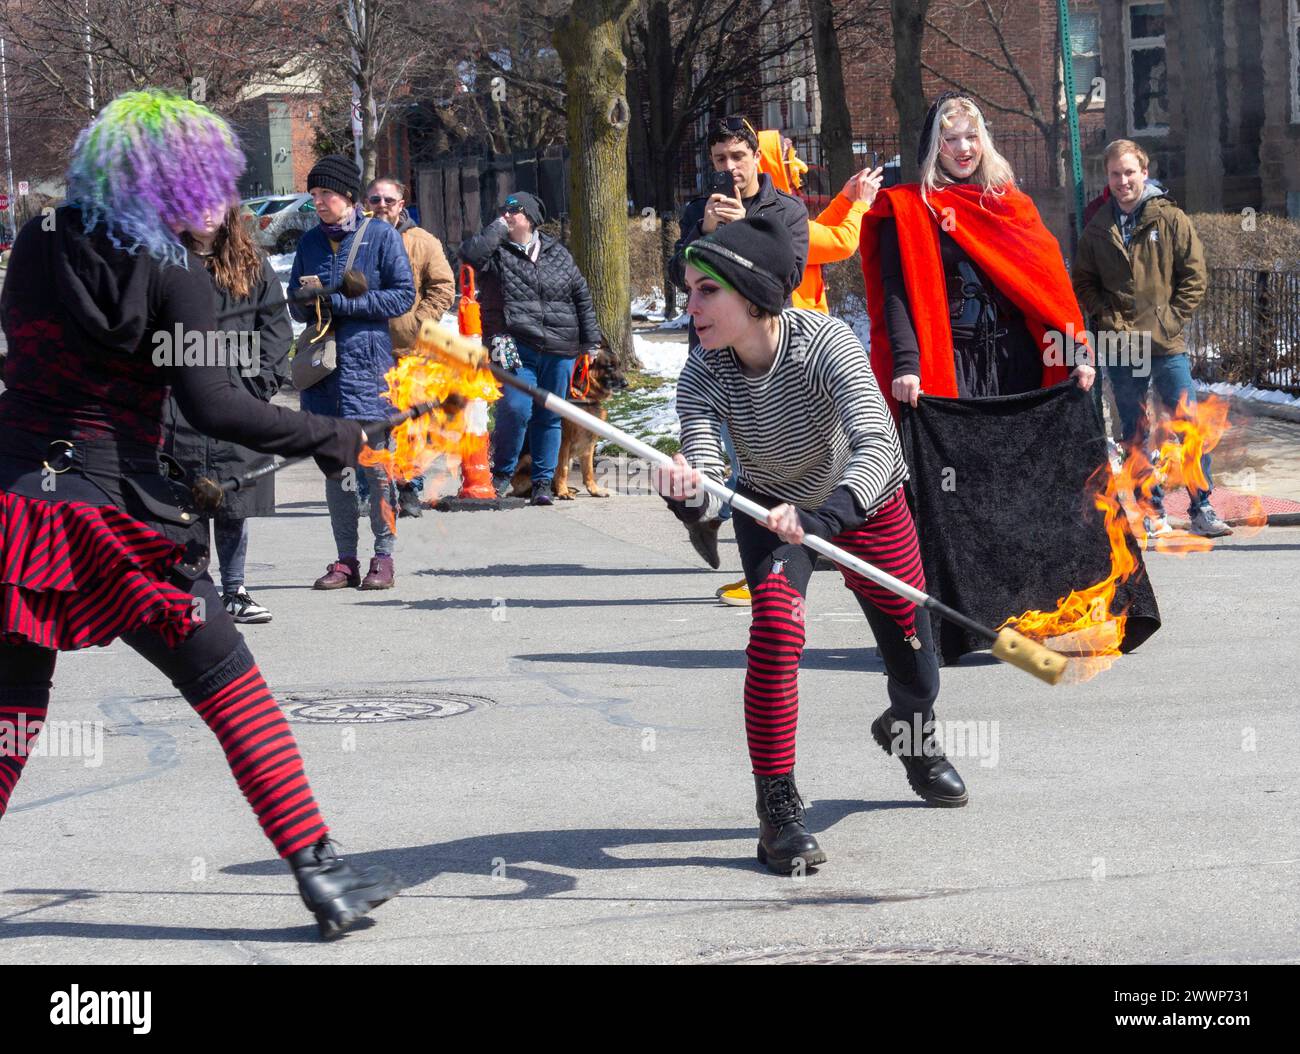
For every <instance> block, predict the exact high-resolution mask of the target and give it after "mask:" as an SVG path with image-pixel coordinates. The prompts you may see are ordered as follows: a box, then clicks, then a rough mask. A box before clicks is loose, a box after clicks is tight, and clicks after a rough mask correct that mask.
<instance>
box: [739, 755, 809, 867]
mask: <svg viewBox="0 0 1300 1054" xmlns="http://www.w3.org/2000/svg"><path fill="white" fill-rule="evenodd" d="M754 789H755V791H757V793H758V802H757V804H756V806H755V808H756V809H757V811H758V859H759V860H760V861H762V862H763V863H764V864H766V865H767V866H768V869H769V870H771V871H775V872H776V873H777V874H778V875H788V874H790V872H791V871H793V870H795V868H796V867H798V866H800V862H802V866H803V867H814V866H815V865H817V864H824V863H826V854H825V853H824V852H822V848H821V846H819V845H818V844H817V839H816V838H814V837H813V836H812V835H811V834H809V833H808V828H806V827H805V826H804V825H803V801H802V800H801V799H800V797H799V788H797V787H796V786H795V785H794V773H793V772H791V773H788V774H786V775H783V776H755V777H754Z"/></svg>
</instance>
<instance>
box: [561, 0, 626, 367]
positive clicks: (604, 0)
mask: <svg viewBox="0 0 1300 1054" xmlns="http://www.w3.org/2000/svg"><path fill="white" fill-rule="evenodd" d="M634 4H635V0H574V4H573V6H572V7H571V8H570V9H569V11H568V12H567V13H566V14H565V16H564V17H563V19H561V21H560V23H559V25H558V26H557V27H556V29H555V32H554V34H553V35H552V40H553V41H554V43H555V48H556V51H558V52H559V55H560V61H561V62H562V63H563V64H564V81H565V88H566V91H567V101H568V116H569V156H570V165H569V191H570V200H571V210H570V211H571V231H572V251H573V258H574V260H575V261H576V262H577V265H578V269H579V270H580V271H581V272H582V273H583V275H584V276H585V277H586V279H587V283H588V284H589V285H590V286H591V296H592V300H593V301H594V302H595V306H596V318H597V320H598V321H599V323H600V328H601V332H602V333H604V335H605V338H606V339H607V340H608V341H609V344H610V347H611V349H612V350H613V351H614V353H615V354H616V355H617V356H618V358H619V361H620V362H622V363H625V364H627V365H632V364H634V363H635V361H636V357H635V354H634V353H633V350H632V317H631V314H630V312H629V303H630V288H631V274H630V265H629V262H628V261H629V257H628V245H627V126H628V121H629V118H630V117H631V114H630V112H629V110H628V105H627V99H626V98H625V96H624V92H625V90H626V86H627V59H626V58H625V57H624V55H623V46H622V42H623V22H624V20H625V19H626V18H627V16H628V14H629V13H630V12H631V10H632V7H633V6H634Z"/></svg>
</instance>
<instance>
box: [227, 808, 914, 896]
mask: <svg viewBox="0 0 1300 1054" xmlns="http://www.w3.org/2000/svg"><path fill="white" fill-rule="evenodd" d="M912 808H918V809H924V808H926V805H925V803H924V802H920V801H881V802H868V801H848V800H844V799H827V800H824V801H816V802H813V804H812V805H810V806H809V807H808V827H809V829H810V830H812V831H813V832H814V833H818V834H820V833H821V832H823V831H825V830H828V829H829V828H831V827H834V826H835V825H836V824H837V823H839V822H840V821H841V820H843V819H845V818H846V817H849V816H854V815H857V814H859V813H869V812H877V811H879V810H882V809H912ZM757 831H758V827H757V822H755V825H754V826H752V827H714V828H707V827H705V828H701V827H688V828H681V829H677V830H674V829H671V828H662V829H661V828H644V829H636V828H620V827H613V828H595V829H585V830H572V831H514V832H508V833H504V834H485V835H477V836H475V837H472V838H460V839H457V840H455V841H452V842H442V843H434V844H431V845H420V846H408V847H406V848H404V849H381V850H376V851H374V852H369V853H347V851H346V850H347V847H346V845H345V846H343V849H344V855H345V856H347V857H348V859H350V860H351V861H352V862H353V863H354V864H358V865H360V866H370V865H373V864H381V865H383V866H384V867H388V868H391V869H392V870H393V871H395V872H397V874H398V875H399V876H400V877H401V878H402V880H403V883H404V884H405V886H406V887H407V889H411V888H414V887H416V886H420V885H423V884H424V883H425V882H429V881H431V880H433V879H435V878H437V877H438V876H440V875H470V876H474V877H479V878H490V877H491V875H492V873H493V868H494V867H496V868H501V869H502V870H503V872H504V878H505V879H506V880H507V881H510V882H512V883H513V882H523V883H524V888H523V889H520V890H516V891H514V892H510V893H490V894H464V895H458V896H456V897H455V899H457V900H535V899H540V898H545V897H551V896H555V895H556V894H559V893H569V892H572V891H573V890H575V889H577V888H578V878H579V875H573V874H558V873H556V872H554V871H549V870H541V868H563V869H565V870H571V871H578V872H582V871H612V870H625V869H632V870H637V869H642V868H652V867H653V868H664V867H714V868H724V869H727V870H737V871H754V872H758V873H760V874H767V873H768V872H767V869H766V868H765V867H764V866H763V865H762V864H760V863H759V862H758V861H757V859H756V858H755V854H754V849H755V846H756V845H757ZM733 841H734V842H739V843H740V845H738V846H737V848H736V851H735V853H734V854H733V855H728V856H702V855H691V856H668V857H663V856H631V855H628V856H624V855H614V853H613V852H612V851H616V850H621V849H626V848H631V847H635V846H643V845H656V846H659V845H689V844H692V843H697V842H733ZM831 855H832V856H833V855H834V854H833V852H832V854H831ZM522 864H533V865H539V866H535V867H523V866H521V865H522ZM283 868H284V865H283V864H281V863H280V862H279V861H274V860H259V861H256V862H254V863H248V864H234V865H232V866H230V867H225V868H222V873H223V874H228V875H271V874H281V873H282V872H283ZM772 877H773V879H774V880H777V881H779V880H780V877H779V876H776V875H773V876H772ZM624 899H626V898H624ZM639 899H645V898H639ZM665 899H670V900H671V899H677V898H673V897H666V898H665ZM701 899H702V900H714V899H718V898H713V897H704V898H701ZM722 899H726V898H722ZM850 899H851V900H852V901H853V902H855V903H856V902H858V901H859V898H857V897H853V898H850ZM866 899H868V900H870V899H872V898H866Z"/></svg>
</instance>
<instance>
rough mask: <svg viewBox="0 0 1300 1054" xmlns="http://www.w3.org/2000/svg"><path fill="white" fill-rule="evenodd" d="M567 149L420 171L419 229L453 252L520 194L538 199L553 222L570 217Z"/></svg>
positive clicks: (457, 160)
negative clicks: (530, 195) (516, 192)
mask: <svg viewBox="0 0 1300 1054" xmlns="http://www.w3.org/2000/svg"><path fill="white" fill-rule="evenodd" d="M568 164H569V161H568V151H567V150H564V149H563V148H561V147H548V148H546V149H544V150H539V151H535V152H530V153H518V154H495V155H479V156H470V157H447V158H444V159H440V160H438V161H437V162H436V163H434V164H432V165H421V166H418V167H417V168H416V170H415V192H416V203H417V204H418V206H419V209H420V226H422V227H424V228H425V230H428V231H430V232H432V233H433V235H434V236H435V237H437V238H438V239H439V240H440V241H441V242H442V243H443V245H444V246H446V247H447V250H448V251H449V252H454V251H455V250H456V247H457V246H458V245H460V243H461V242H462V241H463V240H464V239H466V238H468V237H470V236H472V235H474V234H477V233H478V232H479V231H480V230H481V229H482V228H483V226H484V225H485V224H486V223H488V222H489V221H490V220H491V219H492V218H493V217H494V216H495V215H496V214H497V209H498V208H499V207H500V205H501V203H502V202H503V201H505V199H506V198H507V197H508V196H509V195H510V194H511V193H512V192H514V191H516V190H525V191H527V192H528V193H530V194H535V195H537V197H538V198H540V199H541V201H542V204H543V205H545V206H546V214H547V217H548V218H549V219H560V218H561V217H565V216H567V215H568V213H569V180H568Z"/></svg>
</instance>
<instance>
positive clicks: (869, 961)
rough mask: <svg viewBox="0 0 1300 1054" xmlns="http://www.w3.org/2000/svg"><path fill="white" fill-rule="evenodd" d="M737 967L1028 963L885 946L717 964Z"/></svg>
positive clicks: (959, 951) (769, 954)
mask: <svg viewBox="0 0 1300 1054" xmlns="http://www.w3.org/2000/svg"><path fill="white" fill-rule="evenodd" d="M715 961H717V962H720V963H728V964H732V965H737V966H871V965H881V966H883V965H886V964H893V965H896V966H906V965H909V964H911V965H919V964H922V963H970V964H984V965H988V966H1016V965H1026V964H1027V963H1028V960H1027V959H1017V958H1015V957H1014V956H1011V955H1002V954H999V953H997V952H988V951H974V950H971V949H967V948H926V947H913V946H909V945H884V946H881V947H877V948H870V947H868V948H802V949H799V950H797V951H772V952H759V953H757V954H752V955H735V956H729V957H728V958H725V959H719V960H715Z"/></svg>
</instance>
